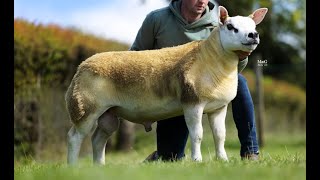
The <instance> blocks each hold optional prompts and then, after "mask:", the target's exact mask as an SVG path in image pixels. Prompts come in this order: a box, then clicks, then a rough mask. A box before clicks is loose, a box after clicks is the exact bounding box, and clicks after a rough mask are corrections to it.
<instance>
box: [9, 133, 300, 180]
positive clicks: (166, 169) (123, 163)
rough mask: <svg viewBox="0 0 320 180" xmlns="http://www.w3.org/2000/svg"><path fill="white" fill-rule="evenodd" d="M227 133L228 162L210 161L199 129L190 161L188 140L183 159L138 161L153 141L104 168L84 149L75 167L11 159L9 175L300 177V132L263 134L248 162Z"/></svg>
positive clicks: (56, 179)
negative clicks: (197, 152) (198, 155)
mask: <svg viewBox="0 0 320 180" xmlns="http://www.w3.org/2000/svg"><path fill="white" fill-rule="evenodd" d="M205 131H207V130H205ZM230 133H231V134H230ZM230 133H229V136H228V137H227V140H226V145H225V147H226V151H227V154H228V157H229V162H222V161H218V160H216V159H215V154H214V147H213V145H212V143H213V140H212V137H211V134H210V133H208V132H204V135H205V136H204V140H203V143H202V155H203V162H202V163H195V162H192V161H191V159H190V142H188V147H187V149H186V158H185V159H184V160H183V161H180V162H174V163H172V162H167V163H165V162H153V163H142V161H143V159H144V158H145V157H146V156H147V155H148V154H150V152H152V151H153V150H154V142H151V143H150V141H147V142H148V143H149V145H146V144H142V142H140V147H139V148H137V149H133V150H132V151H131V152H129V153H119V152H118V153H116V152H112V153H108V154H107V155H106V165H105V166H96V165H93V164H92V159H91V154H90V153H89V154H87V155H85V156H82V157H81V159H80V162H79V164H78V165H77V166H75V167H69V166H67V165H66V163H65V161H64V158H65V157H63V159H61V161H50V160H42V161H36V160H34V159H32V158H25V160H24V161H16V162H15V168H14V179H16V180H19V179H23V180H31V179H36V180H42V179H46V180H47V179H48V180H50V179H52V180H64V179H68V180H70V179H76V180H85V179H89V180H98V179H110V180H116V179H124V180H126V179H128V180H149V179H151V180H158V179H159V180H171V179H172V180H179V179H181V180H188V179H192V180H193V179H195V180H201V179H217V180H223V179H234V180H242V179H243V180H251V179H252V180H257V179H259V180H263V179H266V180H270V179H279V180H295V179H297V180H303V179H306V151H305V150H306V146H305V145H306V144H305V134H301V133H296V134H284V133H283V134H279V133H277V134H268V135H267V136H266V137H265V147H263V148H261V149H260V160H259V161H257V162H251V161H242V160H240V157H239V148H240V146H239V142H238V140H237V138H236V135H235V133H234V132H232V131H231V132H230ZM138 137H140V136H139V135H138ZM152 138H154V137H152ZM152 138H150V139H152Z"/></svg>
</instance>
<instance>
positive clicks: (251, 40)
mask: <svg viewBox="0 0 320 180" xmlns="http://www.w3.org/2000/svg"><path fill="white" fill-rule="evenodd" d="M219 8H220V39H221V43H222V47H223V48H224V49H225V50H226V51H233V52H237V51H242V52H245V53H248V54H250V53H251V52H252V51H253V50H255V49H256V47H257V46H258V44H259V43H260V38H259V34H258V32H257V31H256V25H257V24H259V23H260V22H261V21H262V20H263V18H264V16H265V14H266V13H267V8H260V9H258V10H256V11H255V12H254V13H252V14H251V15H249V16H247V17H244V16H234V17H229V16H228V11H227V10H226V9H225V8H224V7H222V6H220V7H219Z"/></svg>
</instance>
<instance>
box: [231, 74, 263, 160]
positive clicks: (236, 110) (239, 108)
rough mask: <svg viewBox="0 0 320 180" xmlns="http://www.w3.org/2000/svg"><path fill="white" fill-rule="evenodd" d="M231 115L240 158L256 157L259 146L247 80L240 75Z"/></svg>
mask: <svg viewBox="0 0 320 180" xmlns="http://www.w3.org/2000/svg"><path fill="white" fill-rule="evenodd" d="M232 113H233V119H234V122H235V124H236V127H237V130H238V137H239V140H240V143H241V150H240V156H241V157H242V158H246V157H248V158H250V156H251V155H252V154H256V155H258V154H259V145H258V140H257V133H256V124H255V115H254V105H253V101H252V97H251V94H250V91H249V88H248V85H247V80H246V79H245V77H244V76H243V75H241V74H239V75H238V91H237V95H236V97H235V98H234V99H233V100H232ZM253 157H255V156H253Z"/></svg>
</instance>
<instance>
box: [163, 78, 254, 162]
mask: <svg viewBox="0 0 320 180" xmlns="http://www.w3.org/2000/svg"><path fill="white" fill-rule="evenodd" d="M232 113H233V119H234V122H235V124H236V127H237V130H238V138H239V140H240V144H241V149H240V156H244V154H245V153H255V154H259V145H258V140H257V133H256V125H255V116H254V106H253V101H252V98H251V94H250V91H249V88H248V85H247V80H246V79H245V78H244V76H242V75H241V74H239V75H238V91H237V96H236V97H235V98H234V99H233V100H232ZM188 135H189V131H188V128H187V125H186V123H185V120H184V117H183V116H178V117H174V118H170V119H166V120H162V121H158V122H157V153H158V155H159V156H160V157H161V158H162V160H179V159H181V158H183V157H184V156H185V154H184V150H185V147H186V143H187V139H188Z"/></svg>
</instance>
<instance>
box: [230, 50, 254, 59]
mask: <svg viewBox="0 0 320 180" xmlns="http://www.w3.org/2000/svg"><path fill="white" fill-rule="evenodd" d="M234 52H235V53H236V54H237V56H238V57H239V60H240V61H242V60H244V59H245V58H247V57H248V56H249V55H250V54H251V52H246V51H240V50H237V51H234Z"/></svg>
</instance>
